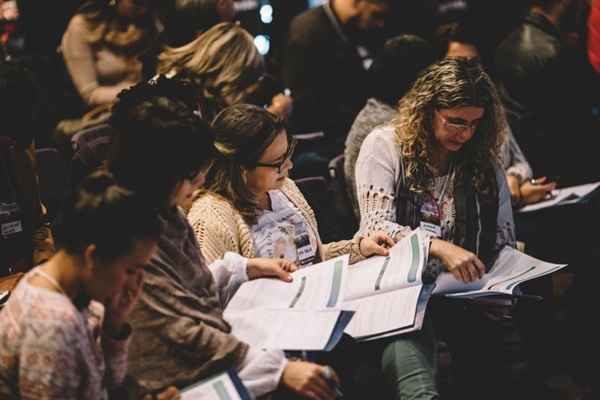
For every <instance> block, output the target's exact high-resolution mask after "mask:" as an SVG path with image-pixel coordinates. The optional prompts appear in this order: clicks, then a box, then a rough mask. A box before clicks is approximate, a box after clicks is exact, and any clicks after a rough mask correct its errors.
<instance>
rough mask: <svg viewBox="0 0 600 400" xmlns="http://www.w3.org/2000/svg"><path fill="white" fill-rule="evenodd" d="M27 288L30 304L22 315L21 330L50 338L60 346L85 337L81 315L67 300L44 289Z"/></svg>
mask: <svg viewBox="0 0 600 400" xmlns="http://www.w3.org/2000/svg"><path fill="white" fill-rule="evenodd" d="M29 288H30V289H31V290H29V291H28V293H27V295H28V296H30V299H29V301H30V303H29V307H28V310H27V313H26V314H25V315H22V320H23V322H25V323H24V326H23V328H25V329H26V330H27V331H29V332H34V336H37V335H41V336H43V337H52V338H55V339H53V341H56V342H59V341H60V342H62V344H67V343H74V342H76V341H77V338H79V337H82V335H85V329H86V327H85V322H84V319H83V318H82V314H81V313H80V312H79V311H78V310H77V309H76V308H75V306H74V305H73V304H72V303H71V301H70V300H69V299H68V298H66V297H65V296H62V295H59V294H57V293H53V292H48V291H47V290H46V289H41V288H35V287H32V286H29Z"/></svg>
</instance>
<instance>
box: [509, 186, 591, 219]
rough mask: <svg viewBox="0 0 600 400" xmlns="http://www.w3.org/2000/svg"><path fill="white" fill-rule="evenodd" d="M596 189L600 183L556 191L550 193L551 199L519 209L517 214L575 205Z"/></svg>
mask: <svg viewBox="0 0 600 400" xmlns="http://www.w3.org/2000/svg"><path fill="white" fill-rule="evenodd" d="M598 187H600V182H594V183H587V184H585V185H578V186H571V187H567V188H562V189H557V190H554V191H553V192H552V195H553V197H552V198H551V199H548V200H545V201H541V202H539V203H535V204H530V205H528V206H525V207H523V208H521V209H519V210H518V212H520V213H528V212H532V211H537V210H541V209H543V208H548V207H554V206H558V205H564V204H573V203H577V202H579V201H580V200H581V198H582V197H584V196H586V195H588V194H590V193H592V192H593V191H594V190H596V189H597V188H598Z"/></svg>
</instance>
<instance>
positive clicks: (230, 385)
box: [181, 370, 252, 400]
mask: <svg viewBox="0 0 600 400" xmlns="http://www.w3.org/2000/svg"><path fill="white" fill-rule="evenodd" d="M251 398H252V397H251V396H250V394H249V393H248V390H247V389H246V387H244V385H243V383H242V381H241V380H240V378H239V377H238V375H237V374H236V372H235V371H233V370H228V371H226V372H223V373H221V374H219V375H216V376H213V377H210V378H207V379H204V380H202V381H200V382H198V383H196V384H194V385H191V386H188V387H187V388H185V389H183V390H182V391H181V400H250V399H251Z"/></svg>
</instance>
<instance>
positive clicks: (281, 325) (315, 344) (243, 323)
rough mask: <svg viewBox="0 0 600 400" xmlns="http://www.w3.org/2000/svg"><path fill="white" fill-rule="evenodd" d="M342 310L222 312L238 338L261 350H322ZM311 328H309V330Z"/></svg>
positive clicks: (288, 309)
mask: <svg viewBox="0 0 600 400" xmlns="http://www.w3.org/2000/svg"><path fill="white" fill-rule="evenodd" d="M340 313H341V310H339V309H325V310H301V309H298V310H296V309H290V308H286V309H253V310H247V311H244V312H238V313H227V312H225V314H224V317H225V320H227V322H229V323H230V324H231V325H232V328H233V330H232V334H233V335H234V336H235V337H237V338H238V339H240V340H242V341H244V342H246V343H248V344H249V345H251V346H256V347H258V348H263V349H278V350H323V349H324V348H325V346H327V343H328V342H329V339H330V337H331V333H332V332H333V329H334V327H335V325H336V323H337V321H338V318H339V316H340ZM308 328H310V329H308Z"/></svg>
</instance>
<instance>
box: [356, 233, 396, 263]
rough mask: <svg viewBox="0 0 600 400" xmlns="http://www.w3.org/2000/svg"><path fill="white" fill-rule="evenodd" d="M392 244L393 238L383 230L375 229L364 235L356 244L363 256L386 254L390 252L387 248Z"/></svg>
mask: <svg viewBox="0 0 600 400" xmlns="http://www.w3.org/2000/svg"><path fill="white" fill-rule="evenodd" d="M393 245H394V240H393V239H392V238H391V237H389V236H388V235H387V234H386V233H385V232H381V231H377V232H373V233H371V234H370V235H369V236H367V237H364V238H362V239H361V240H360V242H359V244H358V250H359V251H360V254H361V255H362V256H363V257H371V256H373V255H377V256H387V255H389V254H390V252H389V251H388V249H389V248H390V247H392V246H393Z"/></svg>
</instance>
